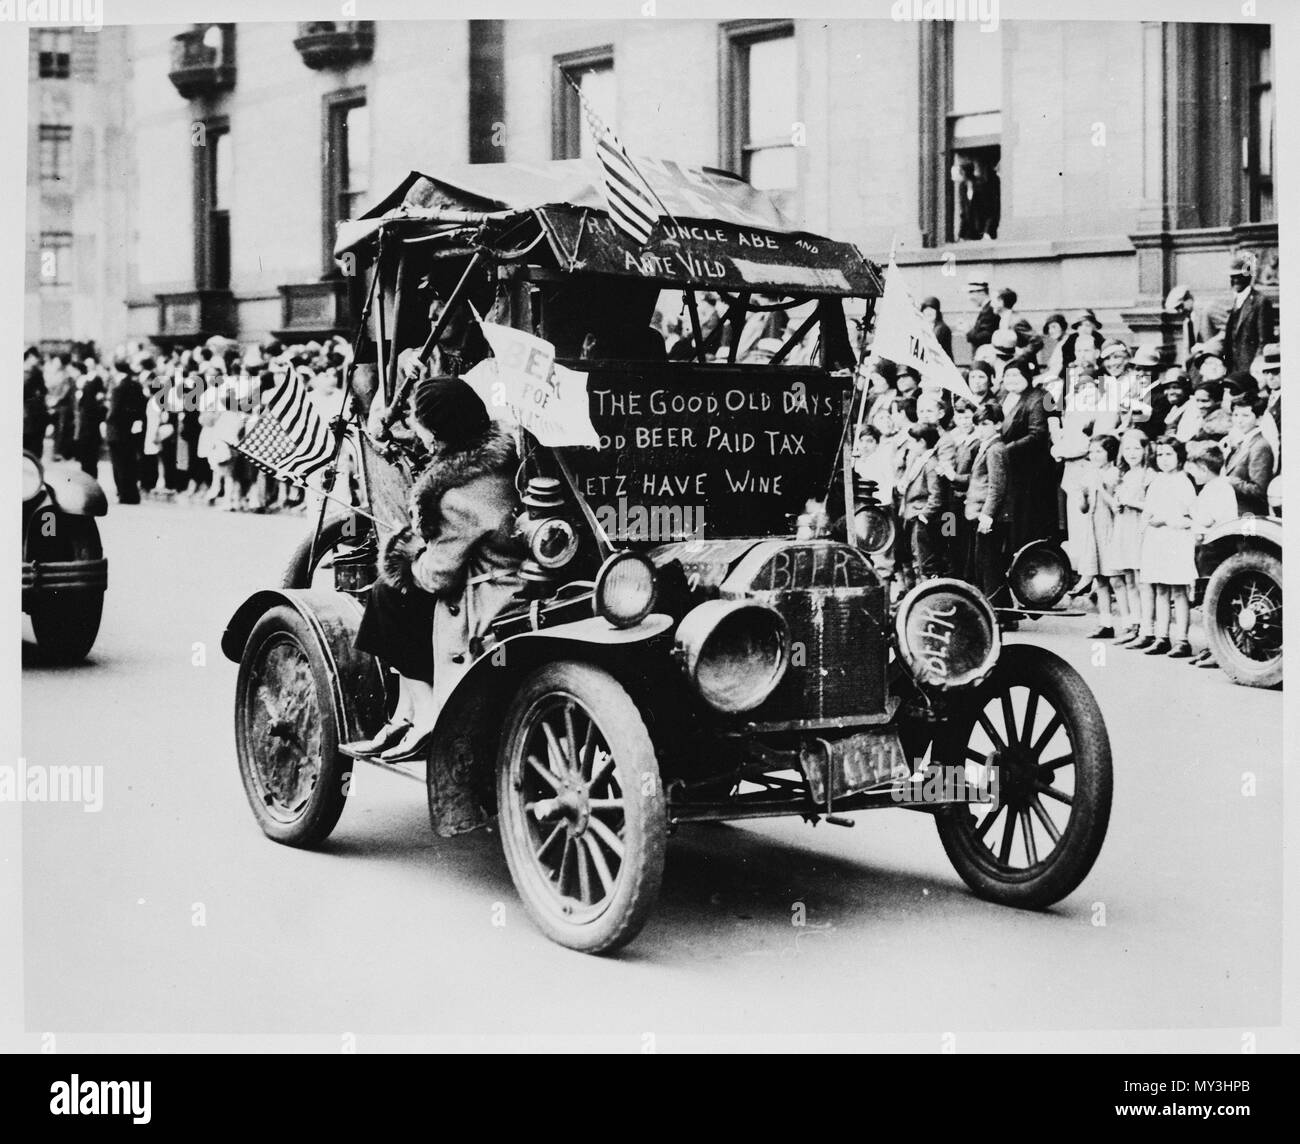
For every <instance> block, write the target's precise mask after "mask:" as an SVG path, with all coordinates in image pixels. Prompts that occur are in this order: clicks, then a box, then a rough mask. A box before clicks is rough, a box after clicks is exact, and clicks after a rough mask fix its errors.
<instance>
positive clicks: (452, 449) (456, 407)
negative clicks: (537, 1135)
mask: <svg viewBox="0 0 1300 1144" xmlns="http://www.w3.org/2000/svg"><path fill="white" fill-rule="evenodd" d="M412 413H413V418H412V420H413V423H414V429H415V431H416V433H417V434H418V435H419V437H420V439H421V440H422V441H423V443H424V445H425V448H426V449H427V450H428V451H429V455H430V461H429V464H428V467H427V468H426V469H425V470H424V472H423V473H421V475H420V476H419V478H418V479H417V480H416V482H415V484H414V485H413V486H412V489H411V496H410V516H411V521H410V525H409V527H405V528H402V529H399V530H398V531H396V532H394V533H393V534H392V535H391V536H389V537H388V539H387V540H386V541H385V543H384V548H383V554H382V558H381V562H380V576H379V580H378V581H377V582H376V583H375V585H374V586H373V587H372V588H371V590H370V593H369V596H368V598H367V602H366V611H365V615H364V616H363V617H362V620H361V625H360V627H359V628H358V630H357V636H356V646H357V648H358V649H360V650H361V651H366V652H370V653H371V654H373V655H375V656H377V657H378V658H379V659H381V660H382V661H383V662H384V663H386V664H387V665H388V666H390V667H392V668H393V669H394V670H395V671H396V672H397V673H398V680H399V687H398V704H397V709H396V711H395V712H394V715H393V718H392V720H391V721H390V722H389V723H387V724H386V725H385V726H384V727H383V728H382V729H381V730H380V731H379V733H378V734H377V735H376V736H375V737H374V738H373V739H370V740H367V741H365V742H362V743H356V744H352V745H351V753H353V754H363V755H369V756H377V757H378V758H379V759H381V760H383V761H385V762H401V761H405V760H408V759H418V758H422V757H423V756H424V755H425V754H427V752H428V748H429V744H430V740H431V737H432V734H433V727H434V723H435V721H436V719H437V715H438V712H439V711H440V710H441V709H442V705H443V703H444V702H445V701H446V699H447V697H448V696H449V695H450V694H451V693H452V691H453V690H454V689H455V686H456V684H457V682H459V680H460V679H461V677H462V676H463V675H464V674H465V672H466V671H468V670H469V667H470V665H471V664H472V663H473V661H474V659H475V658H476V656H477V655H478V654H479V652H480V650H481V639H482V636H483V634H484V633H485V632H486V631H487V628H488V625H489V623H490V622H491V621H492V619H493V618H494V617H495V616H496V615H497V614H498V613H499V612H500V611H501V610H502V609H503V608H504V607H505V606H506V605H507V604H509V603H510V602H511V601H513V600H514V599H515V598H516V597H517V596H518V594H519V592H520V590H521V588H522V586H523V582H522V581H521V580H520V578H519V566H520V563H521V561H522V560H523V557H524V548H523V544H522V542H521V541H520V540H519V539H518V538H517V537H516V535H515V512H516V510H517V508H518V497H517V495H516V491H515V483H514V478H515V471H516V469H517V467H518V459H517V456H516V453H515V447H514V442H513V440H512V439H511V437H510V436H509V435H508V434H507V433H506V432H504V431H503V430H502V429H501V428H500V427H499V426H498V425H497V424H496V423H495V422H493V421H492V420H491V418H490V417H489V416H488V413H487V409H486V408H485V407H484V405H483V402H482V401H481V400H480V399H479V397H478V395H477V394H475V392H474V391H473V389H471V388H470V387H469V385H467V384H466V383H465V382H464V381H462V380H461V379H460V378H455V377H452V378H448V377H434V378H425V379H424V380H422V381H421V382H419V383H418V385H417V386H416V389H415V393H414V395H413V400H412Z"/></svg>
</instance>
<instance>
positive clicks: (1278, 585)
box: [1201, 549, 1282, 687]
mask: <svg viewBox="0 0 1300 1144" xmlns="http://www.w3.org/2000/svg"><path fill="white" fill-rule="evenodd" d="M1201 613H1202V616H1203V617H1204V621H1205V636H1206V639H1207V641H1208V642H1209V645H1210V651H1212V652H1213V653H1214V658H1215V661H1216V662H1217V663H1218V665H1219V666H1220V667H1221V668H1222V669H1223V674H1224V675H1226V676H1227V677H1228V678H1229V679H1231V680H1232V682H1233V683H1239V684H1241V685H1242V686H1244V687H1277V686H1278V685H1279V684H1280V683H1281V682H1282V561H1281V560H1279V559H1278V558H1277V557H1276V556H1274V555H1272V554H1271V553H1268V552H1262V551H1260V550H1258V549H1253V550H1249V551H1246V552H1237V553H1234V554H1233V555H1232V556H1229V557H1228V559H1227V560H1225V561H1224V562H1223V563H1222V564H1220V565H1219V566H1218V568H1216V569H1215V570H1214V575H1213V576H1211V577H1210V582H1209V584H1208V585H1206V588H1205V602H1204V604H1203V605H1202V608H1201Z"/></svg>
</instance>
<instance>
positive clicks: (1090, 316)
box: [1070, 310, 1101, 330]
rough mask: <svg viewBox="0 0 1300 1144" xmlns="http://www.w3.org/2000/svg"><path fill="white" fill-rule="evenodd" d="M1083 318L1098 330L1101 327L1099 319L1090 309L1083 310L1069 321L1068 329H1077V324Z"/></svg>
mask: <svg viewBox="0 0 1300 1144" xmlns="http://www.w3.org/2000/svg"><path fill="white" fill-rule="evenodd" d="M1085 318H1086V319H1087V320H1088V321H1089V322H1091V323H1092V324H1093V325H1094V326H1096V327H1097V329H1099V330H1100V329H1101V321H1100V319H1099V318H1098V317H1097V315H1096V314H1094V313H1093V312H1092V311H1091V310H1084V312H1083V313H1082V314H1080V315H1079V316H1078V317H1077V318H1076V319H1075V320H1074V321H1073V322H1071V323H1070V329H1072V330H1077V329H1078V328H1079V324H1080V323H1081V322H1083V320H1084V319H1085Z"/></svg>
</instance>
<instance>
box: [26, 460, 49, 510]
mask: <svg viewBox="0 0 1300 1144" xmlns="http://www.w3.org/2000/svg"><path fill="white" fill-rule="evenodd" d="M44 487H45V471H44V470H43V469H42V468H41V463H40V461H38V460H37V459H36V458H35V457H33V456H32V455H31V454H30V453H24V454H23V504H26V503H27V502H28V501H30V500H35V499H36V498H37V497H38V496H40V495H41V489H43V488H44Z"/></svg>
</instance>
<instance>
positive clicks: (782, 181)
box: [722, 21, 799, 217]
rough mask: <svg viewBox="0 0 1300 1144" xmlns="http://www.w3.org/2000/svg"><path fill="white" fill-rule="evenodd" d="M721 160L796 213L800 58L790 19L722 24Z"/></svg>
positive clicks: (791, 212) (788, 209)
mask: <svg viewBox="0 0 1300 1144" xmlns="http://www.w3.org/2000/svg"><path fill="white" fill-rule="evenodd" d="M723 36H724V49H723V50H724V59H723V61H722V67H723V92H722V121H723V132H724V138H723V141H722V150H723V161H724V163H725V164H726V165H727V166H728V167H729V168H730V169H731V170H732V171H734V172H735V173H736V174H738V175H740V176H741V177H742V178H743V179H744V180H745V181H746V182H748V183H751V184H752V185H753V186H755V187H757V188H758V189H759V190H764V191H767V192H769V193H770V194H771V195H772V196H773V197H774V198H775V199H776V200H777V203H778V204H779V205H780V206H781V207H782V209H783V210H785V211H786V213H788V214H791V215H793V216H795V217H797V215H798V210H797V198H798V186H799V179H798V161H797V155H796V150H795V138H796V134H797V132H798V130H799V127H798V125H799V87H798V61H797V59H796V53H795V49H796V44H795V38H794V28H793V25H791V24H790V23H788V22H784V21H776V22H773V23H766V22H765V23H762V24H755V23H753V22H752V21H750V22H745V23H743V24H739V25H730V26H724V28H723Z"/></svg>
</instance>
